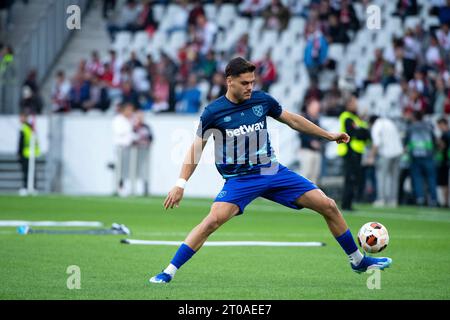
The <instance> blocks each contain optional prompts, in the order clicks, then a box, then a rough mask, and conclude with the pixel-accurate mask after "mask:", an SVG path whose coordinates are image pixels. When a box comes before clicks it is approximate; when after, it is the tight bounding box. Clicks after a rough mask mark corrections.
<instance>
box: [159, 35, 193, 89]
mask: <svg viewBox="0 0 450 320" xmlns="http://www.w3.org/2000/svg"><path fill="white" fill-rule="evenodd" d="M178 60H179V61H180V64H179V72H178V73H177V81H179V82H184V81H187V78H188V76H189V74H190V73H191V72H192V70H193V69H194V66H195V64H196V61H197V60H198V46H197V45H196V44H195V43H194V42H193V41H188V42H186V45H185V46H183V47H181V48H180V50H178ZM159 65H161V63H160V64H158V66H159ZM159 72H164V70H161V71H159ZM169 76H170V77H172V76H173V75H169Z"/></svg>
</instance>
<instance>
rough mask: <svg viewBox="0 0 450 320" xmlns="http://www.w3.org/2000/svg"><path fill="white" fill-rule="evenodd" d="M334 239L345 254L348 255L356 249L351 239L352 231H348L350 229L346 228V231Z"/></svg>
mask: <svg viewBox="0 0 450 320" xmlns="http://www.w3.org/2000/svg"><path fill="white" fill-rule="evenodd" d="M336 240H337V242H339V244H340V245H341V247H342V249H344V251H345V253H346V254H347V255H350V254H352V253H353V252H355V251H356V250H358V247H357V246H356V243H355V240H353V236H352V233H351V232H350V229H347V231H345V232H344V233H343V234H341V235H340V236H339V237H336Z"/></svg>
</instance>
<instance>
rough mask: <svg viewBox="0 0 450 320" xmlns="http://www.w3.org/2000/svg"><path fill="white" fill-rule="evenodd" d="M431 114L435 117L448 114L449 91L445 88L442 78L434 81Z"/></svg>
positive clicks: (449, 110) (449, 103)
mask: <svg viewBox="0 0 450 320" xmlns="http://www.w3.org/2000/svg"><path fill="white" fill-rule="evenodd" d="M433 113H434V114H437V115H443V114H449V113H450V90H449V89H448V88H446V87H445V82H444V79H442V77H437V79H436V90H435V93H434V103H433Z"/></svg>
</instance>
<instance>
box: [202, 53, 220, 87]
mask: <svg viewBox="0 0 450 320" xmlns="http://www.w3.org/2000/svg"><path fill="white" fill-rule="evenodd" d="M216 70H217V61H216V56H215V53H214V50H212V49H211V50H209V51H208V53H207V54H206V56H204V57H200V59H199V62H198V68H197V75H198V76H199V77H200V78H202V79H205V80H207V81H208V82H211V79H212V76H213V75H214V73H215V72H216Z"/></svg>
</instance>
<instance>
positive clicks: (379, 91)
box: [366, 83, 383, 99]
mask: <svg viewBox="0 0 450 320" xmlns="http://www.w3.org/2000/svg"><path fill="white" fill-rule="evenodd" d="M366 94H367V96H368V97H371V98H372V97H373V98H375V99H377V98H378V99H379V98H380V97H382V96H383V86H382V85H381V84H379V83H372V84H369V85H368V86H367V89H366Z"/></svg>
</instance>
